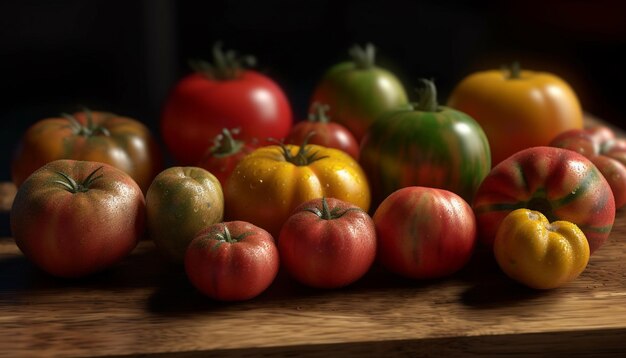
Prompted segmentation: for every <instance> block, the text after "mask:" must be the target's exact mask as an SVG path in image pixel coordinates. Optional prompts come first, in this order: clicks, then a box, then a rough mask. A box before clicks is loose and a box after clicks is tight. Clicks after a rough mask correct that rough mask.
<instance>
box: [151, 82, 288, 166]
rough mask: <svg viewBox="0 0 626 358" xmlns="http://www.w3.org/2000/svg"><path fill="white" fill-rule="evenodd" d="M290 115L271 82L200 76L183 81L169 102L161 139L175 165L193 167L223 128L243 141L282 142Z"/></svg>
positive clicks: (284, 100) (165, 106)
mask: <svg viewBox="0 0 626 358" xmlns="http://www.w3.org/2000/svg"><path fill="white" fill-rule="evenodd" d="M291 126H292V112H291V107H290V104H289V101H288V99H287V97H286V95H285V93H284V92H283V91H282V89H281V88H280V87H279V86H278V84H276V83H275V82H274V81H273V80H272V79H270V78H269V77H267V76H265V75H263V74H261V73H258V72H256V71H252V70H245V71H242V72H241V75H240V76H239V77H237V78H235V79H226V80H215V79H211V78H209V77H207V76H206V75H204V74H201V73H192V74H190V75H188V76H186V77H184V78H183V79H181V80H180V81H179V82H178V83H177V84H176V85H175V86H174V88H173V90H172V91H171V93H170V95H169V97H168V98H167V100H166V102H165V105H164V108H163V113H162V117H161V134H162V136H163V140H164V141H165V145H166V146H167V148H168V149H169V151H170V152H171V154H172V155H173V157H174V159H175V160H176V162H177V164H178V165H196V164H197V163H198V161H199V160H200V159H201V157H202V155H203V154H204V153H205V152H206V150H207V148H209V147H210V146H211V141H212V140H213V138H214V137H215V136H217V135H218V134H220V133H221V131H222V129H223V128H239V129H240V131H241V133H240V139H242V140H244V141H246V142H252V141H259V142H260V141H265V140H266V139H267V138H275V139H282V138H284V137H285V136H286V135H287V134H288V133H289V130H290V129H291Z"/></svg>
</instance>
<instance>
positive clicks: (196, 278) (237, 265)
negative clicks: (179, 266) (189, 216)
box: [185, 221, 279, 301]
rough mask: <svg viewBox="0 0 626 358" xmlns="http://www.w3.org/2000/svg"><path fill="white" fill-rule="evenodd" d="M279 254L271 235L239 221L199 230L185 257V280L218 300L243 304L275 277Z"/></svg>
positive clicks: (266, 286) (263, 289)
mask: <svg viewBox="0 0 626 358" xmlns="http://www.w3.org/2000/svg"><path fill="white" fill-rule="evenodd" d="M278 267H279V254H278V249H277V248H276V244H275V243H274V239H273V238H272V236H271V235H270V234H269V233H268V232H267V231H265V230H263V229H261V228H259V227H256V226H254V225H252V224H250V223H247V222H243V221H232V222H224V223H218V224H214V225H211V226H209V227H207V228H205V229H203V230H201V231H200V232H199V233H198V234H197V235H196V237H195V238H194V239H193V240H192V241H191V243H190V244H189V248H188V249H187V252H186V254H185V272H186V273H187V277H188V278H189V281H190V282H191V283H192V284H193V285H194V286H195V287H196V288H197V289H198V290H199V291H201V292H202V293H204V294H205V295H207V296H209V297H211V298H213V299H216V300H221V301H243V300H248V299H251V298H254V297H256V296H258V295H259V294H261V293H262V292H263V291H265V290H266V289H267V288H268V287H269V286H270V285H271V284H272V282H273V281H274V278H275V277H276V275H277V274H278Z"/></svg>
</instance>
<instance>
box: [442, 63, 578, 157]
mask: <svg viewBox="0 0 626 358" xmlns="http://www.w3.org/2000/svg"><path fill="white" fill-rule="evenodd" d="M447 105H448V106H450V107H452V108H456V109H458V110H460V111H462V112H465V113H467V114H468V115H470V116H471V117H472V118H474V119H475V120H476V121H477V122H478V123H479V124H480V125H481V127H482V128H483V130H484V131H485V134H486V135H487V138H488V139H489V144H490V146H491V155H492V160H493V165H496V164H498V163H499V162H501V161H502V160H504V159H506V158H507V157H509V156H510V155H512V154H514V153H516V152H518V151H520V150H522V149H526V148H529V147H535V146H547V145H548V143H550V141H551V140H552V138H554V137H555V136H556V135H558V134H559V133H561V132H563V131H566V130H569V129H577V128H578V129H579V128H582V127H583V114H582V109H581V105H580V102H579V101H578V98H577V96H576V93H575V92H574V90H573V89H572V88H571V87H570V86H569V84H567V83H566V82H565V81H563V80H562V79H561V78H559V77H557V76H556V75H554V74H551V73H546V72H537V71H528V70H522V71H521V72H520V74H519V77H518V78H511V76H510V73H509V71H501V70H491V71H481V72H476V73H473V74H471V75H469V76H468V77H466V78H464V79H463V80H462V81H461V82H460V83H459V84H458V85H457V86H456V87H455V88H454V90H453V91H452V93H451V95H450V98H449V99H448V103H447Z"/></svg>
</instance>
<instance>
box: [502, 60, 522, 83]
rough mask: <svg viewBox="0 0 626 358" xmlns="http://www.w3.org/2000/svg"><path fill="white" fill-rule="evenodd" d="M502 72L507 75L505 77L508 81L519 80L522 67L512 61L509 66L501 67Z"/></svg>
mask: <svg viewBox="0 0 626 358" xmlns="http://www.w3.org/2000/svg"><path fill="white" fill-rule="evenodd" d="M502 70H503V71H504V72H505V73H507V74H508V75H507V76H506V78H507V79H509V80H515V79H520V78H521V74H522V67H521V66H520V64H519V62H518V61H514V62H513V63H512V64H511V65H510V66H506V65H505V66H502Z"/></svg>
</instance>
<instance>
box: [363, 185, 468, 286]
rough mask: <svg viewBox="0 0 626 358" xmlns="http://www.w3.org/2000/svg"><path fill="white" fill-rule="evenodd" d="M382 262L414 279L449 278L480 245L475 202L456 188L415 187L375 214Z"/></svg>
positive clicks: (392, 198) (388, 201) (398, 194)
mask: <svg viewBox="0 0 626 358" xmlns="http://www.w3.org/2000/svg"><path fill="white" fill-rule="evenodd" d="M373 219H374V224H375V225H376V235H377V237H378V261H379V262H380V263H381V265H382V266H383V267H385V268H386V269H388V270H389V271H391V272H394V273H396V274H399V275H402V276H405V277H408V278H413V279H430V278H439V277H444V276H449V275H451V274H453V273H455V272H457V271H458V270H460V269H461V268H462V267H463V266H465V265H466V264H467V262H468V261H469V259H470V258H471V256H472V253H473V252H474V247H475V244H476V220H475V218H474V213H473V212H472V208H471V207H470V205H469V204H468V203H467V202H466V201H465V200H463V199H462V198H461V197H460V196H458V195H456V194H454V193H453V192H451V191H448V190H444V189H436V188H427V187H420V186H409V187H405V188H402V189H399V190H397V191H395V192H393V193H392V194H391V195H389V196H388V197H387V198H385V200H384V201H383V202H382V203H381V204H380V206H379V207H378V208H377V209H376V212H375V213H374V217H373Z"/></svg>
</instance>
